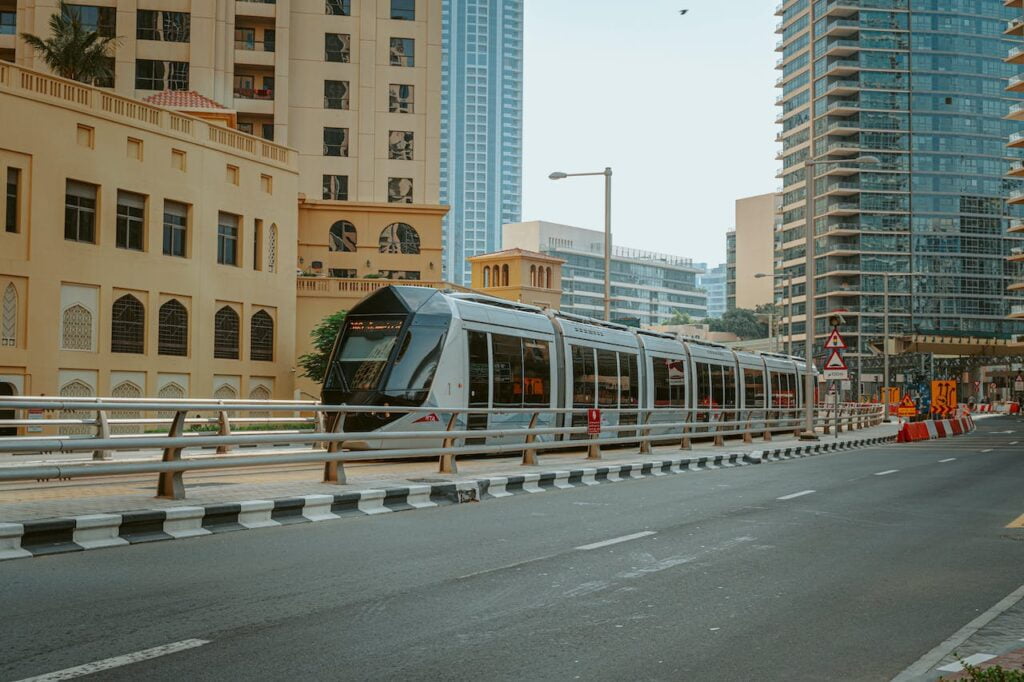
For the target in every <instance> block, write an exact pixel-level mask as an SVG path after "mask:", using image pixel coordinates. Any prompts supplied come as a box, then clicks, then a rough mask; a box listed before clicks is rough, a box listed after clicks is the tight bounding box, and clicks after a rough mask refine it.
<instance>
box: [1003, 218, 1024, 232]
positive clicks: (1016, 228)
mask: <svg viewBox="0 0 1024 682" xmlns="http://www.w3.org/2000/svg"><path fill="white" fill-rule="evenodd" d="M1006 231H1007V232H1013V233H1024V220H1018V221H1016V222H1012V223H1010V227H1008V228H1007V229H1006Z"/></svg>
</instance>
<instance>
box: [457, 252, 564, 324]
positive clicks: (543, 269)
mask: <svg viewBox="0 0 1024 682" xmlns="http://www.w3.org/2000/svg"><path fill="white" fill-rule="evenodd" d="M469 262H470V265H472V266H473V278H472V280H471V282H472V287H473V289H475V290H477V291H480V292H482V293H485V294H487V295H489V296H495V297H497V298H503V299H505V300H507V301H516V302H518V303H527V304H529V305H535V306H537V307H538V308H551V309H552V310H558V308H559V306H560V305H561V304H562V265H564V264H565V261H564V260H562V259H561V258H555V257H553V256H547V255H544V254H543V253H538V252H537V251H527V250H525V249H505V250H503V251H495V252H494V253H483V254H480V255H479V256H470V258H469Z"/></svg>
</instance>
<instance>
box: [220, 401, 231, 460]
mask: <svg viewBox="0 0 1024 682" xmlns="http://www.w3.org/2000/svg"><path fill="white" fill-rule="evenodd" d="M217 424H218V428H217V435H218V436H230V435H231V420H230V419H228V413H227V410H220V411H219V412H218V413H217ZM233 447H234V446H232V445H218V446H217V454H218V455H223V454H225V453H226V452H228V451H229V450H231V449H232V448H233Z"/></svg>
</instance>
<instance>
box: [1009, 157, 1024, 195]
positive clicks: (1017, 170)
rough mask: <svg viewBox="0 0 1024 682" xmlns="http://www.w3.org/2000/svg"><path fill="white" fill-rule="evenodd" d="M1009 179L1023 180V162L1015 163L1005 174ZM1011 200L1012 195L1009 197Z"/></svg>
mask: <svg viewBox="0 0 1024 682" xmlns="http://www.w3.org/2000/svg"><path fill="white" fill-rule="evenodd" d="M1006 174H1007V175H1008V176H1010V177H1011V178H1024V161H1016V162H1014V163H1013V165H1011V166H1010V170H1009V171H1007V172H1006ZM1010 196H1011V198H1012V197H1013V195H1012V194H1011V195H1010Z"/></svg>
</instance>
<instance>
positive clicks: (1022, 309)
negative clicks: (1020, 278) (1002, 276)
mask: <svg viewBox="0 0 1024 682" xmlns="http://www.w3.org/2000/svg"><path fill="white" fill-rule="evenodd" d="M1019 284H1020V286H1021V287H1024V282H1020V283H1019ZM1014 286H1016V285H1014ZM1010 291H1015V289H1014V288H1013V287H1012V286H1011V287H1010ZM1010 317H1016V318H1020V317H1024V305H1011V306H1010Z"/></svg>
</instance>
